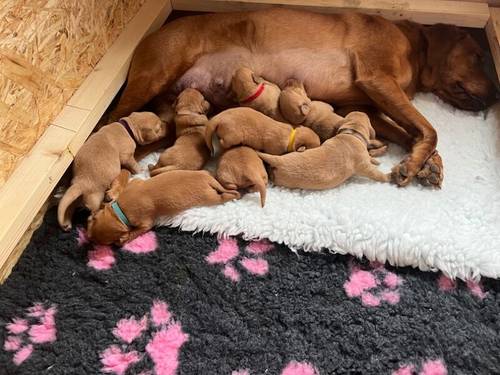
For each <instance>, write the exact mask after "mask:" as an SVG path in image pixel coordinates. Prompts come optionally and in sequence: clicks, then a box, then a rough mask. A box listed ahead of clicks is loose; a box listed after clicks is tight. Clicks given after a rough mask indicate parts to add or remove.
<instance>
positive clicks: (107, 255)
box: [76, 228, 158, 271]
mask: <svg viewBox="0 0 500 375" xmlns="http://www.w3.org/2000/svg"><path fill="white" fill-rule="evenodd" d="M76 241H77V243H78V246H84V245H87V244H88V243H89V239H88V237H87V233H86V232H85V230H84V229H83V228H78V229H77V238H76ZM157 248H158V240H157V238H156V234H155V233H154V232H153V231H149V232H147V233H144V234H143V235H142V236H139V237H137V238H136V239H135V240H133V241H130V242H129V243H127V244H125V245H124V246H123V247H122V248H121V250H122V251H126V252H129V253H134V254H147V253H150V252H152V251H155V250H156V249H157ZM115 263H116V258H115V254H114V252H113V248H112V247H111V246H105V245H94V247H93V248H92V250H90V251H89V252H88V262H87V266H89V267H91V268H93V269H95V270H97V271H105V270H109V269H110V268H111V267H113V265H114V264H115Z"/></svg>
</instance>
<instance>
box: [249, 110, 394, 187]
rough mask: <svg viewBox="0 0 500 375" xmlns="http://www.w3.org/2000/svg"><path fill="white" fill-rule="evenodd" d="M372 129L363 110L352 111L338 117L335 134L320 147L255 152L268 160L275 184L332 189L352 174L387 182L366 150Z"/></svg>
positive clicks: (386, 177)
mask: <svg viewBox="0 0 500 375" xmlns="http://www.w3.org/2000/svg"><path fill="white" fill-rule="evenodd" d="M373 132H374V131H373V129H372V127H371V124H370V120H369V118H368V116H367V115H366V114H364V113H362V112H351V113H350V114H348V115H347V116H346V118H345V119H344V120H343V121H341V123H340V127H339V130H338V134H337V135H336V136H335V137H333V138H330V139H329V140H327V141H325V142H324V143H323V144H322V145H321V146H320V147H317V148H314V149H312V150H306V151H304V152H301V153H298V152H293V153H290V154H286V155H283V156H276V155H269V154H264V153H258V154H259V156H260V157H261V158H262V160H264V161H265V162H266V163H267V164H269V167H270V177H271V180H272V181H273V183H274V184H275V185H278V186H284V187H288V188H300V189H313V190H320V189H331V188H334V187H336V186H338V185H340V184H341V183H343V182H344V181H346V180H347V179H348V178H350V177H351V176H353V175H358V176H364V177H368V178H371V179H373V180H376V181H380V182H389V181H390V174H385V173H382V172H381V171H380V170H378V169H377V167H376V166H375V165H374V164H377V162H376V160H375V159H372V158H371V156H370V154H369V153H368V149H367V146H368V140H369V139H370V134H371V133H373Z"/></svg>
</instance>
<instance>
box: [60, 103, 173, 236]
mask: <svg viewBox="0 0 500 375" xmlns="http://www.w3.org/2000/svg"><path fill="white" fill-rule="evenodd" d="M165 134H166V124H165V123H164V122H162V121H161V120H160V118H159V117H158V116H156V115H155V114H154V113H152V112H134V113H132V114H131V115H130V116H128V117H124V118H122V119H121V120H120V121H119V122H113V123H111V124H109V125H105V126H103V127H102V128H101V129H99V131H98V132H96V133H94V134H92V135H91V136H90V137H89V139H88V140H87V142H85V144H84V145H83V146H82V148H81V149H80V151H78V154H77V155H76V157H75V161H74V163H73V179H72V181H71V186H70V187H69V189H68V190H66V192H65V193H64V195H63V197H62V198H61V201H60V202H59V207H58V209H57V219H58V221H59V225H60V226H61V228H63V229H64V230H69V229H70V228H71V217H72V216H73V212H74V209H75V206H76V200H77V199H78V198H80V197H82V198H83V204H84V205H85V207H87V208H88V209H89V210H90V211H91V212H95V211H97V210H98V209H99V207H100V206H101V203H102V201H103V199H104V194H105V192H106V190H108V189H109V187H110V185H111V183H112V182H113V180H114V179H115V178H116V177H117V176H118V175H119V174H120V170H121V167H124V168H127V169H129V170H130V171H131V172H133V173H139V172H140V169H141V168H140V166H139V164H137V161H136V160H135V158H134V151H135V149H136V146H137V145H146V144H149V143H152V142H155V141H157V140H159V139H161V138H163V137H164V136H165Z"/></svg>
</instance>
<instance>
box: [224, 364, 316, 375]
mask: <svg viewBox="0 0 500 375" xmlns="http://www.w3.org/2000/svg"><path fill="white" fill-rule="evenodd" d="M231 375H251V372H250V370H248V369H241V370H234V371H233V372H232V373H231ZM281 375H319V371H318V370H317V369H316V367H314V366H313V365H311V364H310V363H309V362H296V361H291V362H290V363H288V364H287V365H286V366H285V368H284V369H283V370H282V371H281Z"/></svg>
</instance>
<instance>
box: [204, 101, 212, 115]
mask: <svg viewBox="0 0 500 375" xmlns="http://www.w3.org/2000/svg"><path fill="white" fill-rule="evenodd" d="M209 110H210V103H209V102H208V101H207V100H204V101H203V111H204V112H205V113H208V111H209Z"/></svg>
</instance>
